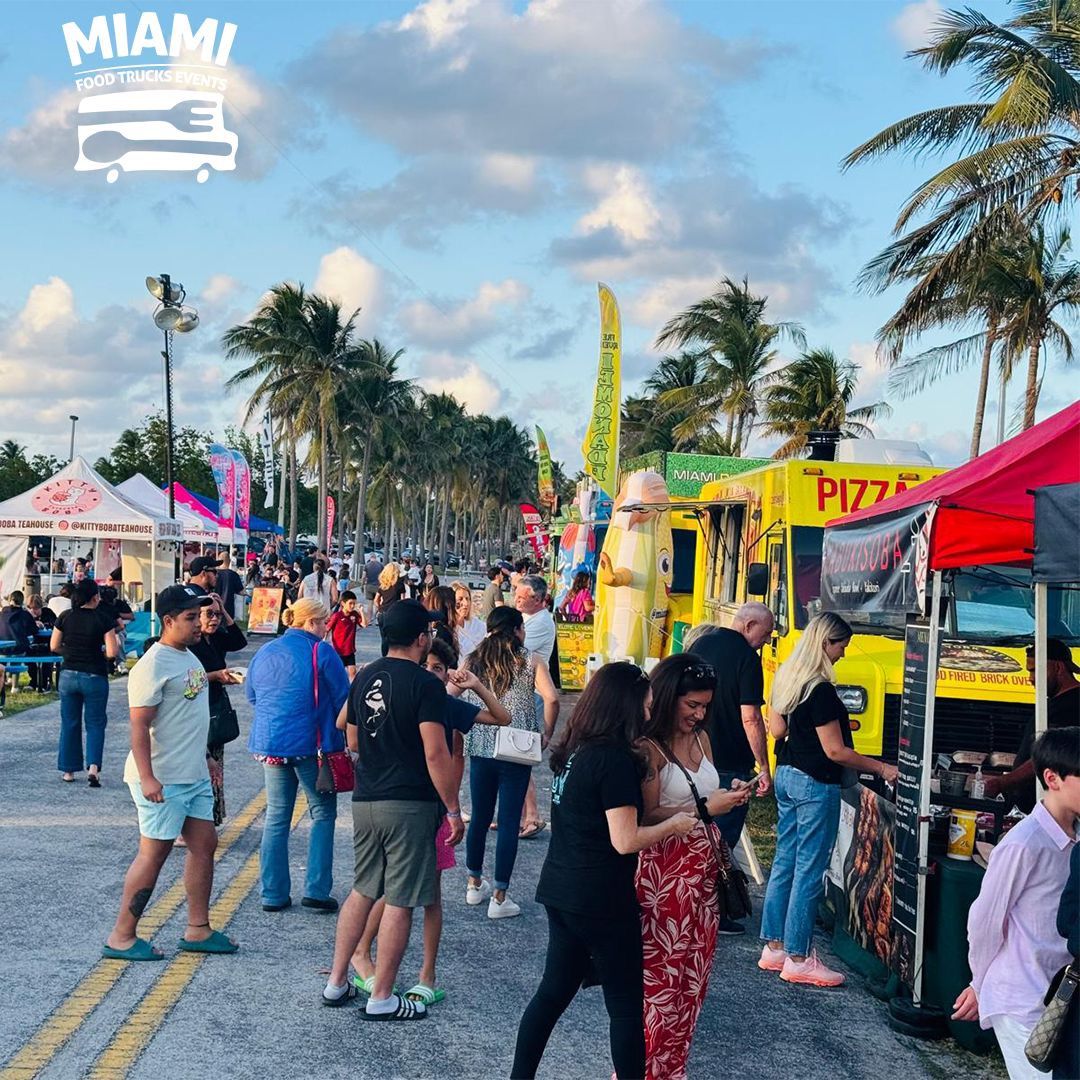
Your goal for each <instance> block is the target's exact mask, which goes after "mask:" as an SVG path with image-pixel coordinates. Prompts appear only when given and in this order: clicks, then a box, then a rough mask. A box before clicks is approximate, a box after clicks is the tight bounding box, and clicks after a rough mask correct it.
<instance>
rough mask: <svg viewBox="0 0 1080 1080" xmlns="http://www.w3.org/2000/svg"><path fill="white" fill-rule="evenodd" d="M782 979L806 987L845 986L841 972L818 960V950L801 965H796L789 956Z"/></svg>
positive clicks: (782, 972)
mask: <svg viewBox="0 0 1080 1080" xmlns="http://www.w3.org/2000/svg"><path fill="white" fill-rule="evenodd" d="M780 978H781V979H783V980H784V982H789V983H803V984H804V985H806V986H843V985H844V981H845V978H844V976H843V975H841V974H840V972H839V971H833V970H832V968H828V967H826V966H825V965H824V964H823V963H822V962H821V961H820V960H819V959H818V954H817V950H816V949H815V950H813V951H811V953H810V955H809V956H808V957H807V958H806V959H805V960H804V961H803V962H802V963H801V964H797V963H795V961H794V960H792V959H791V957H790V956H789V957H788V958H787V959H786V960H785V961H784V967H783V970H782V971H781V972H780Z"/></svg>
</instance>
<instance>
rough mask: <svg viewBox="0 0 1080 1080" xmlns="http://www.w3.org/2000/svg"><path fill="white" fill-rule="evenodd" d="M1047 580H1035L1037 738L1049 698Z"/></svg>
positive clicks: (1038, 792) (1043, 726)
mask: <svg viewBox="0 0 1080 1080" xmlns="http://www.w3.org/2000/svg"><path fill="white" fill-rule="evenodd" d="M1049 621H1050V620H1049V613H1048V611H1047V591H1046V582H1045V581H1037V582H1035V738H1038V737H1039V736H1040V735H1041V734H1042V733H1043V732H1044V731H1045V730H1046V722H1047V713H1048V711H1049V700H1048V698H1047V696H1046V636H1047V631H1048V630H1049ZM1041 794H1042V785H1041V784H1040V783H1039V781H1038V778H1036V780H1035V798H1036V799H1039V798H1040V796H1041Z"/></svg>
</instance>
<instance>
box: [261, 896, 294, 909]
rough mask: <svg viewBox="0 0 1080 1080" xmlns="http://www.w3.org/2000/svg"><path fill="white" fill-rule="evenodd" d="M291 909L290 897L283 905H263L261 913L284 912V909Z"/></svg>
mask: <svg viewBox="0 0 1080 1080" xmlns="http://www.w3.org/2000/svg"><path fill="white" fill-rule="evenodd" d="M291 907H292V898H291V897H290V898H289V899H288V900H286V901H285V903H284V904H263V906H262V909H263V911H284V910H285V909H286V908H291Z"/></svg>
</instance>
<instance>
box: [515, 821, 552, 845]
mask: <svg viewBox="0 0 1080 1080" xmlns="http://www.w3.org/2000/svg"><path fill="white" fill-rule="evenodd" d="M546 828H547V822H546V821H530V822H529V823H528V824H527V825H523V826H522V828H521V830H520V831H519V832H518V839H519V840H531V839H532V838H533V837H534V836H537V835H538V834H539V833H542V832H543V831H544V830H545V829H546Z"/></svg>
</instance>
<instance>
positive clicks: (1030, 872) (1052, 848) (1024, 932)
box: [968, 803, 1076, 1028]
mask: <svg viewBox="0 0 1080 1080" xmlns="http://www.w3.org/2000/svg"><path fill="white" fill-rule="evenodd" d="M1074 843H1076V838H1075V837H1071V836H1069V834H1068V833H1066V832H1065V831H1064V829H1062V828H1061V826H1060V825H1059V824H1058V823H1057V822H1056V821H1055V820H1054V819H1053V818H1052V817H1051V816H1050V811H1049V810H1047V809H1046V807H1045V806H1043V804H1042V803H1039V804H1038V805H1037V806H1036V807H1035V810H1034V812H1033V813H1032V814H1030V815H1028V817H1026V818H1024V820H1023V821H1021V822H1020V823H1019V824H1018V825H1016V826H1015V827H1014V828H1013V829H1012V830H1011V831H1010V832H1008V833H1006V835H1005V836H1004V837H1003V839H1002V841H1001V843H999V844H998V845H997V847H995V848H994V850H993V851H992V852H991V853H990V861H989V863H988V864H987V869H986V877H985V878H983V883H982V889H981V890H980V891H979V896H978V899H977V900H976V901H975V903H974V904H972V905H971V911H970V912H969V914H968V963H969V965H970V966H971V985H972V987H973V988H974V990H975V994H976V996H977V997H978V999H979V1023H980V1025H981V1026H982V1027H984V1028H988V1027H990V1026H991V1024H992V1022H993V1020H994V1017H996V1016H1010V1017H1012V1018H1013V1019H1014V1020H1016V1021H1018V1022H1019V1023H1021V1024H1023V1025H1024V1026H1025V1027H1027V1028H1032V1027H1034V1026H1035V1023H1036V1021H1037V1020H1038V1019H1039V1017H1040V1016H1041V1015H1042V1010H1043V1004H1042V1003H1043V997H1044V995H1045V994H1046V988H1047V986H1049V984H1050V980H1051V978H1052V977H1053V976H1054V975H1055V974H1056V973H1057V972H1058V971H1059V970H1060V969H1061V968H1063V967H1064V966H1065V965H1066V964H1067V963H1068V962H1069V959H1070V957H1069V950H1068V949H1067V948H1066V947H1065V939H1064V938H1063V937H1062V936H1061V935H1060V934H1059V933H1058V931H1057V909H1058V903H1059V902H1060V900H1061V893H1062V890H1063V889H1064V888H1065V882H1066V880H1067V879H1068V876H1069V854H1070V851H1071V850H1072V846H1073V844H1074Z"/></svg>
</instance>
